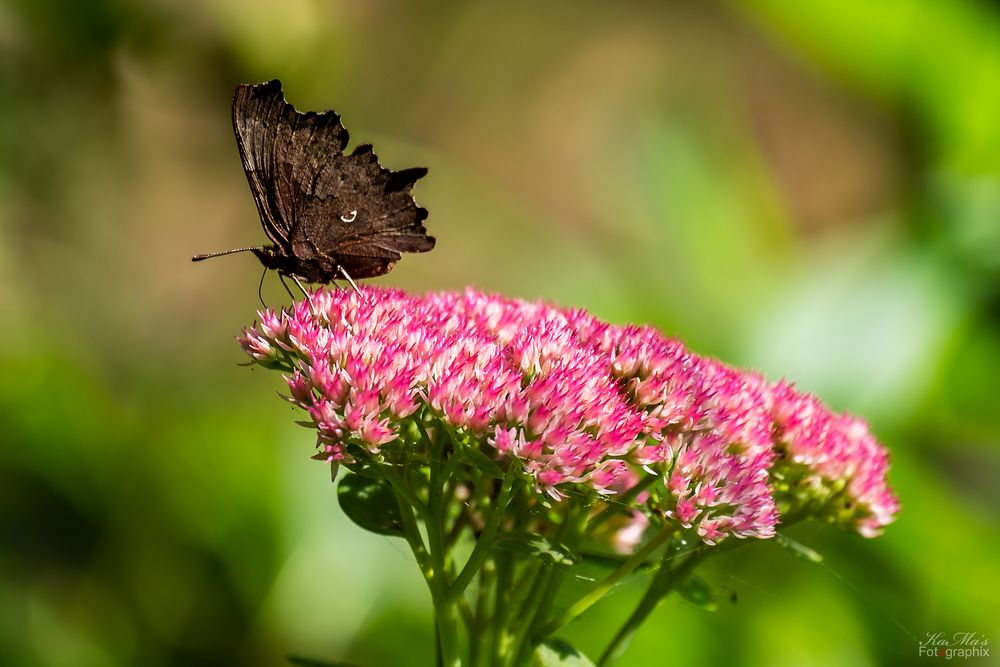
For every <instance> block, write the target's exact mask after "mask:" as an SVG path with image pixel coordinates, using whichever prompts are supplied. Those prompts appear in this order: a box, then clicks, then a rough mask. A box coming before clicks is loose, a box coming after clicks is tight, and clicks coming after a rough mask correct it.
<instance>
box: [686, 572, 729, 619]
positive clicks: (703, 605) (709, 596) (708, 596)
mask: <svg viewBox="0 0 1000 667" xmlns="http://www.w3.org/2000/svg"><path fill="white" fill-rule="evenodd" d="M677 594H678V595H680V596H681V597H682V598H684V599H685V600H687V601H688V602H690V603H691V604H693V605H694V606H696V607H698V608H700V609H704V610H705V611H717V610H718V609H719V603H718V602H716V600H715V593H714V592H713V591H712V587H711V586H709V585H708V584H707V583H706V582H705V580H704V579H702V578H701V577H698V576H695V575H693V574H692V575H689V576H687V577H685V578H684V580H683V581H681V583H680V584H678V585H677Z"/></svg>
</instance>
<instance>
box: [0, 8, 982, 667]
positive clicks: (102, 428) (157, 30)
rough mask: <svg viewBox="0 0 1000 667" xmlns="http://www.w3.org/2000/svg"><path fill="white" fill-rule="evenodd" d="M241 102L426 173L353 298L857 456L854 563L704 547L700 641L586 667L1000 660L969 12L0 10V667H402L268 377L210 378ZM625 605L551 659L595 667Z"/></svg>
mask: <svg viewBox="0 0 1000 667" xmlns="http://www.w3.org/2000/svg"><path fill="white" fill-rule="evenodd" d="M274 77H279V78H281V79H282V80H283V81H284V83H285V91H286V94H287V95H288V98H289V99H290V101H292V102H293V103H294V104H296V105H297V106H298V107H299V108H302V109H323V108H329V107H333V108H336V109H337V110H338V111H339V112H340V113H341V114H342V115H343V117H344V119H345V124H346V125H347V127H348V128H349V129H350V131H351V132H352V136H353V141H354V142H365V141H371V142H374V144H375V146H376V149H377V151H378V153H379V155H380V156H381V158H382V162H383V164H385V165H387V166H389V167H391V168H396V169H399V168H404V167H408V166H412V165H417V164H422V165H427V166H428V167H429V168H430V175H429V176H428V177H427V178H426V179H425V180H423V181H421V183H420V184H419V185H418V186H417V189H416V195H417V199H418V201H419V202H420V203H421V204H422V205H424V206H425V207H427V208H428V209H429V210H430V212H431V214H430V218H429V220H428V223H427V226H428V228H429V230H430V231H431V232H432V233H433V234H434V235H435V236H437V238H438V245H437V248H436V249H435V251H434V252H433V253H431V254H429V255H415V256H410V257H407V258H405V259H404V261H402V262H401V264H400V265H399V267H398V268H397V269H396V270H394V271H393V272H392V273H391V274H390V275H389V276H386V277H384V278H382V279H379V280H378V281H376V282H378V283H380V284H389V285H398V286H403V287H406V288H408V289H412V290H428V289H461V288H463V287H464V286H465V285H474V286H477V287H480V288H483V289H487V290H497V291H502V292H503V293H505V294H508V295H511V296H518V297H525V298H537V297H544V298H547V299H551V300H554V301H557V302H559V303H562V304H566V305H575V306H582V307H585V308H587V309H589V310H591V311H593V312H594V313H596V314H597V315H599V316H601V317H603V318H606V319H610V320H613V321H615V322H633V321H634V322H647V323H652V324H654V325H656V326H658V327H660V328H661V329H663V330H664V331H666V332H667V333H669V334H671V335H677V336H679V337H681V338H683V339H684V340H685V341H687V342H688V343H689V344H690V345H691V347H692V348H693V349H695V350H696V351H698V352H700V353H704V354H710V355H714V356H717V357H720V358H722V359H724V360H726V361H728V362H731V363H735V364H740V365H743V366H746V367H752V368H757V369H760V370H762V371H764V372H765V373H766V374H767V375H768V376H769V377H771V378H778V377H781V376H787V377H788V378H791V379H793V380H795V381H796V382H798V384H799V385H800V386H801V387H803V388H805V389H807V390H810V391H815V392H817V393H819V394H820V395H821V396H822V397H824V398H825V399H826V400H827V401H828V402H829V403H830V404H831V405H833V406H834V407H835V408H837V409H842V410H851V411H854V412H857V413H860V414H862V415H864V416H865V417H866V418H868V419H869V420H870V421H871V422H872V424H873V427H874V429H875V431H876V433H877V434H879V436H880V438H881V439H882V440H883V442H885V443H886V445H887V446H888V447H889V448H890V449H891V450H892V452H893V456H894V465H893V470H892V482H893V485H894V487H895V488H896V490H897V491H898V493H899V495H900V497H901V499H902V503H903V511H902V513H901V514H900V516H899V520H898V521H897V522H896V523H895V524H894V525H892V526H890V527H889V529H888V531H887V533H886V535H885V536H884V537H883V538H880V539H877V540H870V541H869V540H864V539H861V538H859V537H856V536H851V535H845V534H840V533H836V532H834V531H832V530H830V529H828V528H826V527H824V526H820V525H804V526H797V527H796V528H795V530H793V531H792V532H793V534H794V536H795V537H796V538H797V539H799V540H800V541H802V542H805V543H806V544H808V545H810V546H812V547H813V548H815V549H817V550H819V551H820V552H822V553H823V554H824V555H825V556H826V561H825V563H824V564H822V565H820V566H816V565H813V564H810V563H807V562H805V561H802V560H796V559H795V558H794V557H793V556H792V555H790V554H789V553H788V552H786V551H783V550H781V549H780V548H779V547H778V546H777V545H775V544H774V543H770V542H761V543H755V544H750V545H748V546H747V547H745V548H743V549H740V550H737V551H736V552H733V553H731V554H728V555H726V556H725V557H724V558H720V559H718V560H717V561H716V562H713V563H711V564H710V565H709V566H708V567H707V568H706V569H705V571H704V573H703V574H704V576H705V577H706V578H707V579H708V580H709V581H710V582H711V583H712V584H713V585H715V586H716V587H718V589H719V590H720V591H721V594H722V595H723V604H722V608H721V609H720V611H718V612H717V613H715V614H710V613H707V612H703V611H701V610H699V609H696V608H694V607H692V606H690V605H688V604H687V603H685V602H683V601H679V600H669V601H667V602H666V603H665V604H663V605H662V607H661V608H660V609H659V610H658V612H657V614H656V615H655V616H654V618H653V619H652V620H651V621H650V622H649V623H648V625H647V626H645V628H644V630H643V632H642V633H641V634H640V635H639V637H638V638H637V640H636V641H635V643H634V644H633V646H632V649H631V651H630V652H629V653H628V654H627V656H626V659H625V660H624V661H623V663H622V664H625V665H654V664H656V665H661V664H673V665H716V664H732V665H802V664H809V665H837V666H843V665H875V664H883V665H897V664H907V663H916V662H917V661H918V656H917V646H918V642H919V641H920V640H922V639H924V638H926V635H927V633H936V632H944V633H946V634H948V635H950V634H952V633H954V632H976V633H978V634H979V636H980V638H986V639H989V640H991V641H996V640H1000V572H998V556H1000V548H998V547H1000V530H998V512H1000V483H998V480H1000V398H998V392H1000V380H998V378H1000V11H998V9H997V8H996V7H995V6H994V5H990V4H987V3H985V2H983V3H978V2H971V1H954V2H947V3H925V2H916V1H909V2H907V1H902V0H886V1H884V2H874V3H873V2H865V1H863V0H839V1H838V2H823V3H812V2H809V3H802V2H795V1H779V0H747V1H745V2H740V1H734V2H679V3H667V2H662V3H661V2H630V3H589V2H578V1H577V2H571V1H569V0H558V1H555V2H547V3H536V2H529V1H525V0H513V1H511V2H506V3H481V2H441V3H436V4H427V5H425V4H424V3H403V2H390V1H388V0H382V1H366V2H347V1H346V0H342V1H339V2H334V1H327V0H289V1H285V2H277V1H275V2H265V1H262V0H252V1H248V0H210V1H205V2H195V1H193V0H187V1H182V2H171V1H168V0H150V1H149V2H145V3H140V2H130V1H128V0H91V1H90V2H75V1H69V0H66V1H62V2H60V1H58V0H4V1H3V2H0V325H2V331H3V334H2V338H0V341H2V344H0V375H2V384H0V421H2V426H0V429H2V431H0V432H2V434H3V435H2V436H0V440H2V442H3V444H2V447H0V665H15V666H20V665H40V666H43V667H48V666H51V667H61V666H73V667H90V666H102V665H143V666H152V667H157V666H160V665H223V664H239V665H276V664H283V662H284V657H285V656H286V655H289V654H299V655H307V656H312V657H316V658H324V659H328V660H346V661H350V662H352V663H355V664H358V665H362V666H365V667H369V666H376V665H411V664H412V665H424V664H432V659H433V651H432V639H431V637H432V627H431V620H430V615H429V609H430V606H429V601H428V596H427V594H426V592H425V590H424V589H423V582H422V581H421V579H420V577H419V575H418V573H417V571H416V567H415V566H414V564H413V563H412V559H411V557H410V556H409V555H408V552H407V550H406V549H405V548H404V546H403V544H402V542H400V541H394V540H392V539H388V538H384V537H377V536H373V535H370V534H367V533H364V532H362V531H361V530H360V529H357V528H355V527H353V526H352V525H349V524H348V522H347V521H346V519H345V518H344V517H343V515H342V513H341V512H340V510H339V508H338V507H337V503H336V499H335V495H334V489H333V487H332V486H331V484H330V480H329V476H328V472H327V469H326V468H325V467H324V466H322V465H320V464H318V463H316V462H313V461H311V460H310V459H309V456H310V454H311V453H312V444H313V438H312V436H311V434H310V433H309V432H307V431H305V430H303V429H301V428H299V427H296V426H295V425H294V424H293V420H294V419H295V418H297V416H296V415H295V413H294V412H293V411H292V409H291V408H290V406H288V405H287V404H285V403H284V402H282V401H280V400H278V399H277V398H276V397H275V390H276V389H278V388H279V384H280V380H279V377H278V376H277V374H273V373H267V372H262V371H261V370H253V371H251V370H248V369H246V368H241V367H239V366H237V363H239V362H242V361H243V360H244V357H243V355H242V353H241V352H240V350H239V348H238V346H237V345H236V343H235V342H234V340H233V336H234V335H235V334H236V333H237V332H238V331H239V330H240V328H241V327H242V326H243V325H245V324H247V323H249V322H250V321H251V320H252V319H253V317H254V312H255V310H256V309H257V308H258V301H257V289H256V288H257V280H258V277H259V275H260V273H259V272H260V266H259V265H258V263H257V262H256V260H255V259H254V258H253V257H251V256H249V255H243V256H235V257H228V258H224V259H217V260H213V261H212V262H208V263H205V264H202V265H192V264H191V262H190V261H189V257H190V255H192V254H193V253H195V252H207V251H212V250H219V249H224V248H231V247H237V246H241V245H248V244H254V243H259V242H261V241H263V240H264V235H263V232H262V231H261V229H260V226H259V224H258V222H257V214H256V211H255V209H254V205H253V202H252V199H251V197H250V195H249V192H248V189H247V184H246V182H245V179H244V175H243V171H242V169H241V167H240V164H239V159H238V156H237V151H236V146H235V143H234V140H233V136H232V131H231V127H230V101H231V95H232V91H233V88H234V87H235V86H236V84H238V83H241V82H256V81H262V80H266V79H270V78H274ZM264 289H265V291H264V295H265V299H267V300H268V302H269V303H272V304H280V303H281V302H282V301H283V300H287V296H286V295H285V293H284V291H283V290H282V289H281V287H280V285H279V284H278V282H277V280H276V279H275V277H274V276H270V277H268V279H267V280H266V282H265V287H264ZM639 592H640V586H638V585H636V584H633V585H629V586H625V587H623V588H622V589H621V590H620V591H619V592H618V593H617V594H616V595H615V596H613V597H612V599H610V600H609V601H607V602H606V603H605V604H602V605H601V606H599V607H598V608H596V609H595V610H594V611H593V612H592V613H590V614H589V615H587V616H586V617H584V618H583V619H582V620H581V621H580V622H578V623H577V624H576V625H574V626H571V627H570V629H569V631H568V633H567V635H566V636H567V638H568V639H569V640H571V641H573V642H575V643H577V644H579V645H580V647H581V648H583V649H584V650H586V651H589V652H593V653H597V652H598V651H599V649H600V647H601V644H600V642H599V640H600V639H601V638H606V637H608V636H609V633H610V631H611V628H613V627H617V624H618V623H620V621H621V620H622V618H623V614H625V613H626V610H627V609H629V608H630V604H632V603H634V602H635V600H636V596H637V595H638V594H639ZM973 662H976V663H977V664H988V663H989V662H990V660H988V659H984V660H979V661H973ZM993 664H996V663H995V662H994V663H993Z"/></svg>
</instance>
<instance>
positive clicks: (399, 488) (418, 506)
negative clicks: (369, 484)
mask: <svg viewBox="0 0 1000 667" xmlns="http://www.w3.org/2000/svg"><path fill="white" fill-rule="evenodd" d="M378 469H379V474H381V475H382V477H383V479H385V480H386V481H387V482H389V484H390V485H391V486H392V490H393V491H395V492H396V494H397V495H399V496H401V497H402V498H403V500H405V501H406V502H407V504H408V505H409V506H410V507H411V508H413V509H415V510H416V511H417V514H419V515H420V518H422V519H424V520H426V519H427V506H426V505H424V503H422V502H421V501H420V499H419V498H417V496H416V494H415V493H413V491H412V490H411V489H410V487H408V486H407V485H406V483H405V482H404V481H403V480H402V478H400V476H399V475H397V474H396V473H395V471H393V469H392V465H391V464H388V463H383V464H382V465H380V466H379V467H378Z"/></svg>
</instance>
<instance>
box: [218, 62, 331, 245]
mask: <svg viewBox="0 0 1000 667" xmlns="http://www.w3.org/2000/svg"><path fill="white" fill-rule="evenodd" d="M297 115H303V114H298V113H297V112H296V111H295V108H294V107H292V105H291V104H288V103H287V102H286V101H285V96H284V93H283V92H282V90H281V82H280V81H278V80H277V79H275V80H273V81H268V82H266V83H259V84H254V85H250V84H244V85H241V86H239V87H238V88H237V89H236V94H235V95H234V97H233V130H234V132H235V134H236V145H237V146H238V147H239V150H240V158H241V159H242V161H243V170H244V171H245V172H246V175H247V182H248V183H249V184H250V192H251V193H252V194H253V198H254V201H255V202H256V204H257V212H258V213H259V214H260V221H261V224H262V225H263V227H264V232H265V233H266V234H267V236H268V238H270V239H271V241H272V242H273V243H274V244H275V245H277V246H279V248H281V250H282V251H283V252H285V253H286V254H287V253H288V252H289V251H290V249H291V235H292V229H293V227H294V226H295V217H296V216H295V211H296V206H297V204H298V199H299V198H300V195H299V192H298V188H297V187H296V177H297V176H298V174H296V173H294V171H295V170H294V165H292V164H289V163H288V161H287V160H286V159H285V158H286V157H287V156H286V152H287V151H286V146H285V145H283V143H282V142H283V141H286V140H287V137H286V136H284V135H285V134H286V133H285V129H286V127H287V125H288V119H289V118H294V117H295V116H297ZM308 115H309V116H310V117H311V124H312V125H313V126H315V128H316V129H317V130H318V131H319V132H320V134H322V136H323V137H324V138H325V140H326V142H327V143H331V142H335V143H338V144H339V146H340V149H339V150H341V151H342V150H343V148H344V147H345V146H346V145H347V142H348V140H349V136H348V134H347V130H346V129H344V126H343V125H341V124H340V118H339V116H337V114H336V113H334V112H332V111H330V112H326V113H324V114H315V113H314V114H308Z"/></svg>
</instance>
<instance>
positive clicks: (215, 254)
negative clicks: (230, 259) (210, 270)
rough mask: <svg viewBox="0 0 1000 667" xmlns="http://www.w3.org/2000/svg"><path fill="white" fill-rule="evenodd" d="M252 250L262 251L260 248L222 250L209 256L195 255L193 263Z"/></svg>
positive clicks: (192, 259)
mask: <svg viewBox="0 0 1000 667" xmlns="http://www.w3.org/2000/svg"><path fill="white" fill-rule="evenodd" d="M251 250H260V248H234V249H232V250H222V251H220V252H210V253H208V254H207V255H195V256H194V257H192V258H191V261H192V262H200V261H201V260H203V259H211V258H212V257H222V256H223V255H232V254H234V253H237V252H250V251H251Z"/></svg>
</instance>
